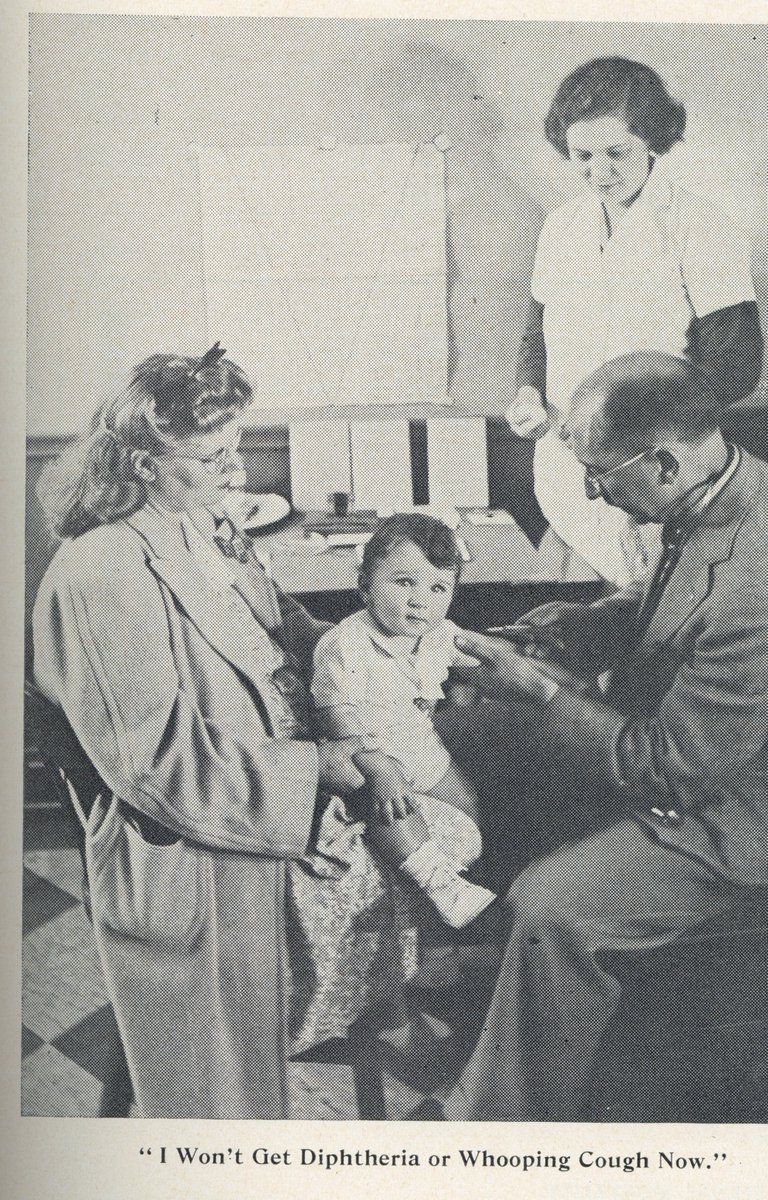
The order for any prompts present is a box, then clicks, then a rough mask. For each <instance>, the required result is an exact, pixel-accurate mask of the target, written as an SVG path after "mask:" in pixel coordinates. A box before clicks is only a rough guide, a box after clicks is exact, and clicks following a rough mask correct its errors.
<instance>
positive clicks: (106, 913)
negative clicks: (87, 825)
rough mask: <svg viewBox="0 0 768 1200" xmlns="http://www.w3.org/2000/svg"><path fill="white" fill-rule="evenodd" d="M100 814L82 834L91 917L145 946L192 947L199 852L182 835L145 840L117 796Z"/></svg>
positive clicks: (200, 915) (197, 920)
mask: <svg viewBox="0 0 768 1200" xmlns="http://www.w3.org/2000/svg"><path fill="white" fill-rule="evenodd" d="M101 816H102V819H101V821H100V822H98V827H95V826H94V827H93V828H94V832H93V833H91V831H90V830H89V832H88V835H87V836H86V852H87V859H88V877H89V883H90V891H91V907H92V909H93V917H94V923H96V924H98V925H100V926H102V927H106V928H107V929H108V930H111V931H112V932H113V933H117V934H120V935H122V936H124V937H129V938H132V939H136V940H139V941H143V942H146V943H148V944H149V945H150V946H151V945H155V946H158V947H163V948H165V949H175V950H190V949H192V947H193V946H194V945H195V943H196V942H197V940H198V938H199V936H200V932H201V930H202V927H203V923H204V921H205V888H204V871H205V864H204V862H203V861H202V856H203V854H204V852H202V851H200V850H199V849H198V848H197V847H195V846H190V845H189V844H188V843H187V842H184V841H182V840H179V841H177V842H173V843H172V844H170V845H157V844H154V843H150V842H147V841H145V840H144V838H143V837H142V836H141V834H140V833H139V832H138V831H137V830H136V829H134V828H133V827H132V826H131V825H129V824H128V823H127V821H126V819H125V817H124V815H123V813H122V811H121V809H120V805H119V801H116V800H113V801H112V803H111V804H110V805H109V808H108V809H107V810H106V812H102V814H101Z"/></svg>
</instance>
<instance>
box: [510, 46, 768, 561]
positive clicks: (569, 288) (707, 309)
mask: <svg viewBox="0 0 768 1200" xmlns="http://www.w3.org/2000/svg"><path fill="white" fill-rule="evenodd" d="M685 123H686V113H685V109H684V107H683V105H682V104H680V103H679V102H678V101H677V100H675V99H673V98H672V97H671V96H670V94H669V92H668V91H667V88H666V86H665V84H664V83H663V81H662V80H661V79H660V78H659V76H658V75H657V74H656V72H655V71H653V70H652V69H651V68H650V67H648V66H645V65H644V64H642V63H637V62H632V61H631V60H629V59H625V58H599V59H595V60H594V61H592V62H589V63H586V64H585V65H584V66H582V67H579V68H578V69H577V70H575V71H573V72H572V73H571V74H570V75H568V77H567V78H566V79H565V80H564V81H563V82H562V83H561V85H560V87H559V89H558V91H557V94H556V95H555V98H554V100H553V102H552V106H551V108H550V111H549V114H548V116H547V118H546V121H545V126H544V128H545V134H546V137H547V139H548V141H549V142H550V143H551V144H552V145H553V146H554V147H555V149H556V150H557V151H558V153H559V154H560V155H561V156H562V157H563V158H565V159H567V161H568V162H569V163H570V165H571V167H572V169H573V171H574V174H575V175H576V176H577V177H578V178H579V179H580V180H581V181H582V182H583V184H585V186H586V192H585V194H583V195H581V196H579V197H578V198H577V199H576V200H572V201H570V202H569V203H566V204H564V205H562V206H561V207H560V208H558V209H556V210H555V211H554V212H553V213H551V214H550V215H549V216H548V218H547V220H546V221H545V223H544V228H543V229H542V232H541V237H540V239H539V244H538V248H537V252H536V262H535V266H534V272H533V281H532V299H531V304H530V309H529V316H528V322H527V327H526V330H525V333H524V337H523V342H522V350H521V356H520V363H519V369H518V377H517V387H518V393H517V400H516V403H515V404H514V405H513V406H512V408H511V409H510V411H509V413H508V414H507V419H508V420H509V422H510V425H511V426H512V429H513V430H514V431H515V432H516V433H517V434H518V435H519V436H521V437H527V438H533V439H536V441H537V445H536V451H535V459H534V476H535V488H536V496H537V499H538V501H539V504H540V506H541V508H542V511H543V512H544V515H545V516H546V517H547V519H548V521H549V522H550V525H551V526H552V528H553V529H554V530H555V532H556V533H557V534H558V535H559V536H560V537H561V538H562V539H563V541H564V542H565V543H566V544H567V545H569V546H571V547H573V548H574V549H575V550H576V551H577V552H578V553H579V554H580V555H581V557H582V558H583V559H585V560H586V561H587V562H588V563H590V565H592V566H593V567H594V568H595V570H597V571H598V573H599V574H601V575H603V576H604V577H606V578H607V579H609V580H610V581H612V582H614V583H619V584H624V583H627V582H629V580H630V579H631V578H632V577H633V576H634V575H635V574H636V573H637V572H638V571H640V572H642V569H643V565H644V564H643V552H642V542H641V540H640V539H639V537H638V533H637V530H636V529H635V528H633V526H632V524H631V522H628V520H627V518H626V517H625V516H624V515H623V514H621V513H620V512H618V510H616V509H610V508H608V507H606V506H604V505H603V504H602V503H600V502H599V501H597V502H595V501H593V502H591V503H590V502H588V501H587V500H586V497H585V496H584V493H583V478H582V473H581V471H580V469H579V467H578V465H577V464H576V463H575V461H574V459H573V457H572V455H571V454H570V452H569V451H568V450H567V448H566V447H565V446H564V445H563V444H562V443H561V441H560V439H559V437H558V427H559V424H560V419H561V417H562V415H563V414H564V413H567V411H568V408H569V405H570V402H571V398H572V396H573V394H574V392H575V390H576V388H577V387H578V386H579V384H581V383H582V381H583V380H584V379H586V378H587V377H588V376H589V375H590V374H591V373H592V372H593V371H595V370H596V369H597V368H599V367H600V366H602V364H603V363H605V362H608V361H609V360H611V359H613V358H617V357H619V356H621V355H623V354H628V353H632V352H634V351H641V350H656V351H659V352H663V353H666V354H671V355H674V356H683V355H685V356H687V357H689V358H690V359H692V360H693V361H694V362H695V363H696V364H697V365H698V366H699V367H700V368H701V369H702V370H703V371H704V372H705V373H706V375H707V378H708V383H709V386H711V387H712V388H713V389H714V390H715V392H716V393H717V394H718V395H719V396H720V397H721V398H722V399H723V401H724V402H725V403H726V404H732V403H735V402H736V401H738V400H741V399H744V397H746V396H748V395H749V394H750V393H751V392H752V391H753V390H754V389H755V387H756V386H757V383H758V380H759V378H760V367H761V355H762V339H761V335H760V324H759V320H758V314H757V305H756V302H755V292H754V287H753V284H752V277H751V270H750V253H749V246H748V243H747V239H746V238H745V237H744V236H743V235H742V234H741V233H740V232H739V231H738V230H737V229H736V228H735V227H734V225H733V224H732V223H731V221H730V220H729V219H728V218H727V217H726V216H725V215H724V214H723V213H722V212H719V211H718V210H717V209H715V208H714V207H713V206H712V205H710V204H708V203H707V202H706V201H704V200H702V199H701V198H699V197H697V196H695V195H693V194H692V193H691V192H689V191H687V190H686V189H684V188H682V187H680V186H679V184H678V183H677V182H676V181H675V180H674V179H673V178H672V177H671V175H669V174H667V173H666V172H665V170H664V168H663V165H662V163H661V162H660V160H661V159H663V158H664V156H665V155H666V154H667V153H668V151H669V150H670V149H671V148H672V147H673V146H674V145H675V144H676V143H677V142H680V141H681V140H682V137H683V133H684V130H685Z"/></svg>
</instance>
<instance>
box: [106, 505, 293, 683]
mask: <svg viewBox="0 0 768 1200" xmlns="http://www.w3.org/2000/svg"><path fill="white" fill-rule="evenodd" d="M127 524H129V525H130V526H131V527H132V528H133V529H135V530H136V532H137V533H139V534H140V535H141V537H142V538H143V540H144V541H145V542H146V543H147V545H148V547H149V550H150V556H149V560H148V561H149V567H150V570H152V571H153V572H154V573H155V575H157V577H158V578H159V579H161V580H162V581H163V583H165V585H166V586H167V587H168V588H170V590H171V592H172V593H173V595H174V596H175V598H176V599H177V601H178V602H179V604H180V605H181V607H182V608H183V609H184V612H185V613H186V614H187V616H188V617H189V619H190V620H191V621H192V623H193V624H194V625H195V626H196V628H197V629H198V631H199V632H200V633H201V634H202V636H203V637H204V638H205V640H206V641H207V642H208V643H209V645H210V646H212V647H213V649H214V650H216V651H218V653H219V654H221V655H222V656H223V657H224V658H226V659H227V661H228V662H230V663H231V664H232V666H233V667H235V668H236V669H237V670H238V671H240V672H241V673H242V674H243V675H246V676H247V677H248V679H249V680H250V681H251V682H252V683H253V684H254V685H255V686H256V687H257V688H260V687H262V686H263V684H264V679H265V676H266V675H268V674H271V669H270V664H269V663H268V662H265V661H264V656H263V655H262V654H259V653H255V652H254V649H253V647H251V646H250V645H249V644H248V639H246V637H244V631H243V625H242V622H241V621H240V620H239V619H238V616H237V613H238V610H239V602H238V601H237V600H236V599H235V596H234V588H233V589H232V603H231V604H230V603H228V602H227V600H226V599H224V598H223V597H222V596H221V595H219V594H218V593H217V592H216V591H215V590H214V589H213V588H212V587H211V585H210V582H209V581H208V579H207V578H206V576H205V575H204V573H203V572H202V571H201V569H200V567H199V566H198V565H197V563H196V562H195V560H194V558H193V556H192V553H191V552H190V549H189V546H188V545H187V543H186V539H185V537H184V531H183V528H182V526H181V524H180V523H179V524H177V523H176V522H175V521H173V520H167V519H165V518H164V517H162V516H161V515H160V514H158V513H156V512H155V511H154V510H153V509H152V508H151V507H149V506H145V507H144V508H142V509H140V510H139V511H138V512H137V513H134V514H133V516H131V517H129V518H128V519H127ZM264 582H265V585H266V588H267V591H266V592H265V595H264V598H263V599H264V604H265V606H266V609H267V611H265V613H264V618H265V619H264V621H263V622H261V620H260V624H262V627H264V628H265V629H269V628H274V622H273V618H274V607H277V612H278V613H279V606H278V605H277V598H276V597H275V598H274V606H273V605H272V602H271V596H272V594H273V589H271V585H270V584H269V581H268V580H267V579H266V577H265V580H264ZM247 602H248V603H249V607H251V610H252V611H253V612H254V616H255V617H257V619H259V614H258V613H257V612H256V611H255V608H256V606H255V605H254V602H253V598H250V599H248V601H247Z"/></svg>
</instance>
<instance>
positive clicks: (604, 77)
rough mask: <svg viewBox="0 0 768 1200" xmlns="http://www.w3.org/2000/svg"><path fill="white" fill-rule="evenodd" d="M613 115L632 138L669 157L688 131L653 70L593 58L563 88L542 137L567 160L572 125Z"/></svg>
mask: <svg viewBox="0 0 768 1200" xmlns="http://www.w3.org/2000/svg"><path fill="white" fill-rule="evenodd" d="M610 113H620V114H621V116H622V117H623V118H624V120H625V121H626V123H627V127H628V129H629V131H630V133H634V134H635V135H636V136H637V137H639V138H642V139H643V141H644V142H646V143H647V145H648V148H649V150H650V151H651V153H652V154H666V153H667V151H668V150H671V149H672V147H673V146H674V145H675V143H676V142H679V141H682V137H683V133H684V132H685V107H684V106H683V105H682V104H681V103H680V102H679V101H678V100H675V99H673V98H672V96H670V94H669V92H668V90H667V86H666V84H665V83H664V81H663V79H661V77H660V76H659V75H657V74H656V72H655V71H654V70H652V68H651V67H647V66H645V64H644V63H639V62H633V60H632V59H630V58H595V59H592V61H591V62H588V63H585V64H584V66H582V67H578V68H577V69H576V70H575V71H572V72H571V74H570V75H568V76H567V77H566V78H565V79H564V80H563V82H562V83H561V84H560V87H559V88H558V89H557V93H556V95H555V98H554V100H553V101H552V107H551V108H550V110H549V113H548V114H547V117H546V120H545V122H544V133H545V134H546V137H547V141H549V142H551V143H552V145H553V146H554V147H555V149H556V150H559V151H560V153H561V154H562V155H563V157H564V158H568V143H567V140H566V134H567V132H568V129H569V128H570V126H571V125H573V124H575V122H576V121H590V120H592V119H594V118H595V117H604V116H607V115H608V114H610Z"/></svg>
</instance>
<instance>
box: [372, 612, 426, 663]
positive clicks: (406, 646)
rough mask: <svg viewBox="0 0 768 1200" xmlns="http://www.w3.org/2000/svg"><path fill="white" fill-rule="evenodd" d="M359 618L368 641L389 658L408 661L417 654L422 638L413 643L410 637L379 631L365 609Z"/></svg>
mask: <svg viewBox="0 0 768 1200" xmlns="http://www.w3.org/2000/svg"><path fill="white" fill-rule="evenodd" d="M359 616H360V622H361V624H362V626H363V628H364V629H365V632H366V634H367V635H368V638H369V639H370V641H371V642H372V643H373V645H374V646H376V648H377V649H378V650H381V651H383V653H384V654H386V655H387V656H388V657H389V658H395V659H398V660H402V659H410V658H413V657H414V655H415V654H416V653H417V651H418V648H419V645H420V643H421V641H423V639H422V638H419V639H418V640H417V641H415V642H414V639H413V638H412V637H406V636H405V635H402V636H400V635H397V634H391V633H384V632H383V630H381V629H379V627H378V625H377V624H376V623H375V621H374V620H373V618H372V617H371V615H370V613H369V612H368V610H367V609H363V610H362V611H361V612H360V614H359Z"/></svg>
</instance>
